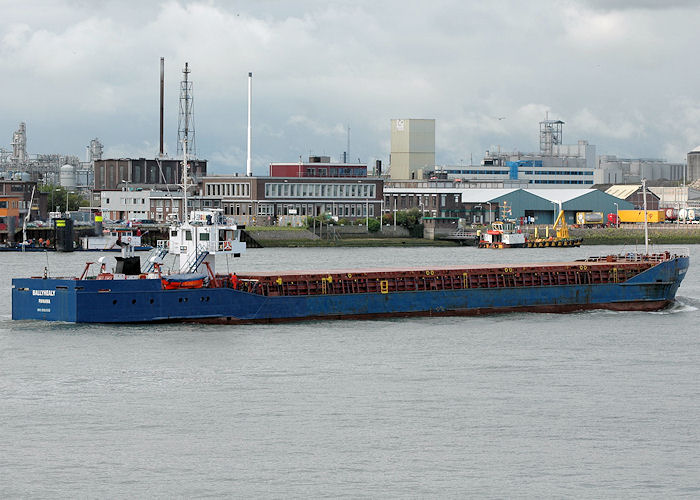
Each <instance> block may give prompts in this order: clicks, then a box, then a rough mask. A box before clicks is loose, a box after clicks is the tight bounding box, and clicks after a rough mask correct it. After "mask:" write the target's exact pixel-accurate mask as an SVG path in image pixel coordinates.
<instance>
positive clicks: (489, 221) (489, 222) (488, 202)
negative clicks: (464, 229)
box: [486, 201, 491, 224]
mask: <svg viewBox="0 0 700 500" xmlns="http://www.w3.org/2000/svg"><path fill="white" fill-rule="evenodd" d="M486 204H487V205H488V206H489V217H488V224H491V202H490V201H487V202H486Z"/></svg>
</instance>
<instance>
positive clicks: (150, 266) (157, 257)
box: [141, 247, 168, 273]
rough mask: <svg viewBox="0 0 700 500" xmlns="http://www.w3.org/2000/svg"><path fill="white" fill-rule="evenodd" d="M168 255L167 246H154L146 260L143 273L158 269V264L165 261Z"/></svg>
mask: <svg viewBox="0 0 700 500" xmlns="http://www.w3.org/2000/svg"><path fill="white" fill-rule="evenodd" d="M166 255H168V248H167V247H157V248H154V249H153V250H152V251H151V253H150V254H149V255H148V258H147V259H146V262H145V264H144V266H143V269H142V270H141V272H142V273H152V272H153V271H155V269H156V264H158V263H161V262H163V259H164V258H165V256H166Z"/></svg>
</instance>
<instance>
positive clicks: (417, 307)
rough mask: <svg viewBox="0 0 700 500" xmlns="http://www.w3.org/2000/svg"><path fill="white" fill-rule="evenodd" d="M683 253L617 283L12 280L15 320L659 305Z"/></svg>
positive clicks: (266, 317)
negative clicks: (266, 288) (434, 285)
mask: <svg viewBox="0 0 700 500" xmlns="http://www.w3.org/2000/svg"><path fill="white" fill-rule="evenodd" d="M688 264H689V259H688V257H675V258H672V259H670V260H667V261H664V262H661V263H659V264H657V265H655V266H654V267H651V268H650V269H647V270H645V271H643V272H641V273H640V274H638V275H636V276H634V277H633V278H631V279H628V280H627V281H625V282H622V283H602V284H580V285H548V286H519V287H502V288H473V289H472V288H470V289H457V290H425V291H400V292H389V293H346V294H335V295H333V294H329V295H296V296H264V295H259V294H256V293H249V292H245V291H241V290H234V289H232V288H196V289H179V290H164V289H163V287H162V285H161V281H160V280H157V279H129V280H94V279H84V280H78V279H65V278H64V279H52V278H49V279H40V278H18V279H13V280H12V318H13V319H15V320H48V321H67V322H75V323H143V322H157V321H201V322H213V323H215V322H223V323H236V322H266V321H290V320H303V319H338V318H370V317H397V316H414V315H422V316H432V315H478V314H487V313H494V312H508V311H542V312H567V311H574V310H585V309H614V310H658V309H662V308H663V307H666V306H667V305H669V304H670V303H671V302H673V300H674V298H675V295H676V291H677V290H678V287H679V285H680V283H681V281H682V279H683V277H684V276H685V273H686V270H687V268H688Z"/></svg>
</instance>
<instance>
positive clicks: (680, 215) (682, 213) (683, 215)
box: [678, 208, 688, 220]
mask: <svg viewBox="0 0 700 500" xmlns="http://www.w3.org/2000/svg"><path fill="white" fill-rule="evenodd" d="M686 217H688V211H687V210H686V209H685V208H681V209H680V210H679V211H678V219H680V220H685V219H686Z"/></svg>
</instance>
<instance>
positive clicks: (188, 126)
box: [177, 63, 197, 158]
mask: <svg viewBox="0 0 700 500" xmlns="http://www.w3.org/2000/svg"><path fill="white" fill-rule="evenodd" d="M182 74H183V80H182V81H181V82H180V114H179V116H178V120H177V149H178V150H177V153H178V155H179V154H180V153H182V149H181V148H182V146H183V145H184V144H186V145H187V153H188V155H190V156H191V157H192V158H196V157H197V148H196V145H195V136H194V100H193V99H194V98H193V97H192V82H191V81H189V74H190V68H189V64H188V63H185V69H183V70H182Z"/></svg>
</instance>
